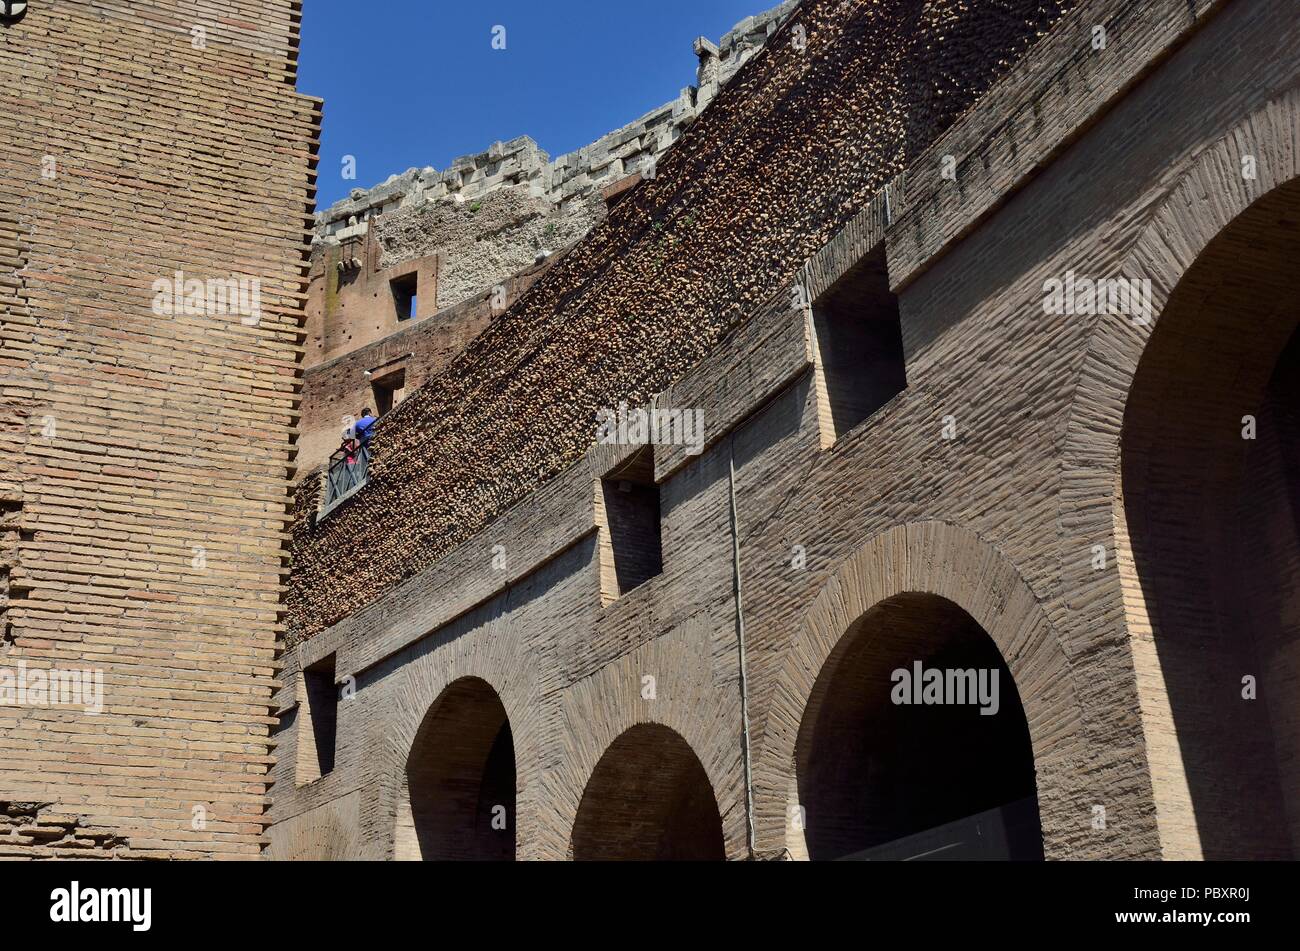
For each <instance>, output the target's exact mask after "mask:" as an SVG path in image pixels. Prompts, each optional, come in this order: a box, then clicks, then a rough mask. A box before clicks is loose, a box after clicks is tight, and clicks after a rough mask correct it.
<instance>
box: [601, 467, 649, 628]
mask: <svg viewBox="0 0 1300 951" xmlns="http://www.w3.org/2000/svg"><path fill="white" fill-rule="evenodd" d="M654 472H655V466H654V449H653V447H651V446H647V447H645V448H644V449H642V450H641V451H640V452H638V453H637V454H636V455H635V456H634V457H633V458H632V459H630V460H628V462H627V463H625V464H624V465H622V466H620V467H619V468H618V469H616V470H615V471H614V472H612V473H610V474H609V475H607V476H606V477H605V478H603V479H601V480H600V489H599V492H600V498H599V499H598V500H597V501H598V503H599V505H598V517H603V524H602V527H603V528H604V529H605V531H604V532H603V533H602V534H603V538H602V543H601V566H600V590H601V600H602V602H603V603H605V604H609V603H611V602H613V601H616V600H618V599H619V598H620V597H621V596H623V595H625V594H627V593H628V592H629V591H632V590H633V589H635V588H638V587H640V586H641V585H643V584H645V582H647V581H649V580H650V579H651V578H653V577H655V576H656V575H658V574H662V573H663V569H664V565H663V545H662V535H661V531H660V522H659V515H660V512H659V486H658V484H657V483H656V482H655V478H654Z"/></svg>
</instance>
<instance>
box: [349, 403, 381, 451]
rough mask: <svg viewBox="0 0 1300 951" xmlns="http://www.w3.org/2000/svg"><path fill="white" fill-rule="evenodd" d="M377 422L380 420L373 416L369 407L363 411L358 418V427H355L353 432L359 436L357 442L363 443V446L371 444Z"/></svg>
mask: <svg viewBox="0 0 1300 951" xmlns="http://www.w3.org/2000/svg"><path fill="white" fill-rule="evenodd" d="M377 422H379V420H378V419H376V418H375V417H374V416H372V415H371V413H370V407H369V406H367V407H366V408H365V409H363V410H362V411H361V414H360V415H359V416H358V417H357V424H356V426H354V427H353V432H355V433H356V434H357V442H359V443H361V445H363V446H364V445H365V444H366V443H368V442H370V436H371V434H372V432H373V430H374V427H375V423H377Z"/></svg>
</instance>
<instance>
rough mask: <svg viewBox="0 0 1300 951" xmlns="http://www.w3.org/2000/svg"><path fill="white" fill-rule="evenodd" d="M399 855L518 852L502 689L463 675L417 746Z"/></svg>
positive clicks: (497, 857)
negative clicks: (500, 691) (500, 696)
mask: <svg viewBox="0 0 1300 951" xmlns="http://www.w3.org/2000/svg"><path fill="white" fill-rule="evenodd" d="M394 853H395V857H396V858H397V859H399V860H420V859H424V860H426V861H430V860H477V861H503V860H504V861H510V860H513V859H514V857H515V744H514V737H513V736H512V735H511V732H510V721H509V719H508V718H507V717H506V711H505V707H503V706H502V705H501V700H500V698H499V697H498V696H497V695H496V692H495V691H494V690H493V689H492V688H491V687H490V686H488V684H487V683H485V682H484V681H482V680H478V679H477V678H472V677H470V678H465V679H463V680H457V681H456V682H455V683H453V684H451V685H450V686H448V687H447V689H445V690H444V691H443V692H442V694H441V695H440V696H439V697H438V699H437V700H435V701H434V703H433V706H431V707H430V708H429V712H428V713H427V714H425V717H424V722H423V723H422V724H421V725H420V729H419V732H418V733H416V736H415V741H414V742H413V743H412V744H411V753H410V755H409V757H408V758H407V761H406V773H405V778H404V782H403V784H402V793H401V799H400V802H399V804H398V813H397V828H396V835H395V842H394Z"/></svg>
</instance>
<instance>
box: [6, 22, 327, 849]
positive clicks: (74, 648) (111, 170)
mask: <svg viewBox="0 0 1300 951" xmlns="http://www.w3.org/2000/svg"><path fill="white" fill-rule="evenodd" d="M300 18H301V5H300V2H299V0H233V2H231V3H228V4H223V5H221V7H220V9H219V10H218V9H217V8H214V7H212V6H211V5H209V4H205V3H197V2H191V0H130V2H127V0H96V2H90V0H61V2H58V3H32V4H31V7H30V10H29V12H28V13H27V15H26V17H25V18H24V19H23V20H21V21H20V22H18V23H16V24H12V25H7V26H0V319H2V321H3V326H2V329H0V348H2V349H0V400H2V401H3V409H0V413H3V420H2V421H0V457H2V458H3V459H4V463H3V473H0V493H2V494H0V499H2V500H3V501H0V506H3V522H2V523H0V531H3V537H4V544H3V547H2V548H0V552H2V553H3V554H0V558H3V559H4V569H5V571H4V572H0V577H3V580H4V583H5V587H6V591H5V597H6V603H5V605H4V609H5V616H4V619H3V624H4V631H5V636H4V639H3V641H0V670H2V671H5V672H8V673H9V674H11V675H12V674H16V673H17V672H19V671H22V670H25V671H26V672H27V673H28V674H30V673H31V672H32V671H41V672H45V671H49V670H62V671H78V672H80V671H82V670H87V671H90V672H91V675H92V678H93V676H94V675H95V674H99V675H102V685H103V687H102V689H103V693H102V711H100V712H99V713H98V714H97V715H94V714H91V713H89V712H87V710H86V707H87V706H88V705H89V704H80V705H78V704H72V705H46V704H44V703H42V702H41V700H40V698H39V694H35V695H32V694H29V695H28V696H27V698H26V699H27V701H28V702H27V703H26V704H25V705H3V706H0V799H2V800H4V801H5V803H6V805H5V807H4V808H3V809H0V816H3V821H2V822H0V854H4V855H19V856H21V855H30V854H43V855H77V856H82V855H86V854H97V855H114V856H140V857H164V856H210V857H255V856H257V855H258V854H259V852H260V851H261V840H262V834H263V826H264V824H265V820H264V818H263V812H264V808H265V802H266V791H267V769H268V766H269V764H270V757H269V750H268V740H267V727H268V724H269V723H270V722H271V721H270V718H269V717H268V715H267V714H268V711H267V708H266V707H267V702H268V698H269V695H270V691H271V688H272V684H273V676H274V671H275V650H276V638H277V635H278V634H279V632H280V630H281V598H282V593H283V582H284V569H283V567H282V564H283V561H282V560H283V558H284V555H285V551H284V542H285V539H286V534H285V524H284V520H285V505H286V480H285V475H286V471H287V469H288V467H289V466H290V465H291V464H292V439H291V430H292V428H293V426H294V425H295V422H296V416H295V404H296V389H297V386H298V383H297V377H298V373H299V366H298V364H299V360H300V355H301V348H300V344H299V325H300V322H301V318H302V294H303V292H304V290H305V276H306V275H305V271H304V265H305V254H306V251H307V243H306V242H307V234H306V229H307V228H308V227H309V225H310V222H309V220H308V216H309V214H310V211H311V201H312V196H313V191H314V189H312V188H311V187H310V181H311V169H312V168H313V166H314V161H315V151H316V137H317V130H318V127H319V120H320V104H319V103H318V102H315V101H313V100H310V99H307V98H304V97H301V96H299V95H297V94H296V93H295V91H294V85H293V84H294V81H295V73H296V59H297V47H298V33H299V22H300ZM177 271H181V272H183V274H184V275H185V277H187V278H191V279H198V280H204V281H206V280H208V279H214V280H216V279H229V278H234V277H242V278H245V279H247V280H249V281H251V280H254V279H255V280H258V281H260V298H261V300H260V303H261V313H260V317H257V318H256V319H254V315H250V314H249V313H248V310H249V309H246V310H245V311H244V312H239V313H230V312H229V310H230V309H229V308H224V312H220V313H215V312H210V311H207V310H205V311H204V312H202V313H198V314H188V315H187V314H172V315H166V314H160V313H158V312H157V311H156V310H155V297H156V291H155V288H154V286H153V285H154V282H155V281H157V280H159V279H171V278H173V277H174V275H175V272H177ZM249 286H251V285H246V287H249ZM249 302H250V303H251V298H250V301H249ZM218 310H222V309H221V308H218ZM246 317H248V318H249V321H248V322H247V323H246V322H245V318H246ZM6 574H7V577H4V576H5V575H6ZM0 676H3V675H2V674H0ZM92 682H93V679H92ZM0 686H3V684H0ZM196 816H197V817H199V819H201V820H202V821H195V819H196Z"/></svg>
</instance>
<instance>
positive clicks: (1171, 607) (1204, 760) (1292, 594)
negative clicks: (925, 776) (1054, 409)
mask: <svg viewBox="0 0 1300 951" xmlns="http://www.w3.org/2000/svg"><path fill="white" fill-rule="evenodd" d="M1297 253H1300V180H1293V181H1291V182H1289V183H1288V184H1286V185H1283V186H1281V187H1279V188H1277V189H1275V190H1274V191H1272V192H1270V193H1269V194H1267V195H1265V196H1264V197H1263V198H1261V199H1259V200H1258V201H1257V202H1256V203H1255V204H1254V205H1252V206H1251V207H1250V208H1249V209H1247V210H1246V211H1245V212H1243V213H1242V214H1241V215H1240V216H1239V217H1238V218H1237V219H1236V220H1234V221H1233V222H1232V223H1231V224H1230V225H1229V226H1228V227H1227V228H1226V229H1224V231H1223V232H1222V233H1221V234H1219V235H1218V236H1217V237H1216V238H1215V239H1214V240H1213V241H1212V242H1211V243H1210V244H1209V246H1208V247H1207V248H1206V249H1205V250H1204V251H1203V252H1202V254H1201V255H1200V257H1199V258H1198V259H1197V260H1196V262H1195V263H1194V264H1193V265H1192V266H1191V267H1190V268H1189V269H1188V271H1187V273H1186V274H1185V275H1184V276H1183V278H1182V280H1181V281H1180V282H1179V284H1178V286H1177V287H1176V288H1175V289H1174V292H1173V294H1172V295H1171V296H1170V299H1169V303H1168V305H1167V306H1166V308H1165V310H1164V312H1163V313H1162V314H1161V316H1160V318H1159V320H1158V322H1157V324H1156V327H1155V330H1154V331H1153V332H1152V334H1151V338H1150V340H1149V341H1148V343H1147V345H1146V348H1145V350H1144V351H1143V354H1142V359H1141V362H1140V364H1139V366H1138V371H1137V375H1136V377H1135V378H1134V382H1133V386H1132V389H1131V390H1130V393H1129V398H1128V403H1127V406H1126V410H1125V416H1124V428H1123V436H1122V444H1121V459H1122V465H1121V480H1122V504H1123V513H1122V514H1123V518H1124V521H1125V522H1126V523H1127V524H1126V527H1127V531H1128V534H1129V539H1130V544H1131V548H1132V553H1133V562H1134V569H1135V571H1136V574H1137V580H1138V583H1139V586H1140V593H1139V594H1138V595H1137V597H1139V598H1140V599H1141V601H1142V602H1143V603H1142V605H1141V606H1140V607H1139V609H1138V611H1137V612H1136V615H1135V616H1134V615H1133V612H1132V610H1131V611H1130V613H1131V621H1130V623H1131V624H1133V625H1134V628H1135V632H1136V633H1141V630H1142V627H1143V626H1144V625H1143V620H1144V619H1143V617H1142V613H1143V611H1144V612H1145V621H1146V623H1149V625H1150V632H1151V638H1152V642H1153V643H1154V648H1155V659H1156V663H1157V664H1158V670H1159V675H1160V676H1161V677H1162V678H1163V681H1164V689H1165V695H1164V696H1155V695H1154V694H1153V695H1152V696H1150V697H1149V700H1148V705H1149V704H1150V702H1152V701H1154V702H1155V703H1156V704H1157V705H1162V704H1163V701H1164V700H1165V699H1166V698H1167V705H1168V706H1167V709H1161V710H1158V711H1157V712H1156V713H1155V714H1152V713H1151V712H1150V710H1147V711H1146V715H1147V726H1146V728H1147V733H1148V743H1149V744H1151V745H1152V746H1153V747H1154V748H1156V749H1157V750H1158V749H1160V748H1162V747H1163V748H1168V749H1170V750H1171V751H1172V749H1173V747H1174V746H1176V756H1173V755H1169V756H1165V757H1163V759H1165V760H1172V761H1173V762H1174V764H1175V766H1174V767H1173V768H1175V769H1176V768H1177V765H1178V764H1179V763H1181V769H1182V772H1183V774H1184V776H1185V781H1186V783H1185V788H1186V792H1185V795H1186V796H1189V797H1190V803H1188V804H1186V805H1187V806H1189V807H1190V811H1191V813H1192V816H1193V817H1194V826H1195V829H1194V830H1192V829H1190V828H1188V829H1186V830H1178V831H1174V830H1173V827H1172V824H1170V828H1169V829H1167V830H1166V832H1165V835H1166V838H1167V839H1168V838H1169V837H1170V836H1175V837H1176V836H1180V835H1188V836H1191V837H1195V838H1198V839H1199V843H1198V842H1196V841H1191V840H1190V839H1188V840H1185V841H1167V842H1166V848H1167V849H1169V848H1171V847H1172V848H1173V849H1175V850H1176V851H1178V850H1182V849H1185V848H1187V849H1191V850H1192V851H1193V852H1194V850H1195V847H1196V846H1197V845H1198V844H1199V848H1200V851H1201V853H1202V854H1203V856H1204V858H1206V859H1261V858H1273V859H1280V858H1294V857H1295V856H1296V854H1297V844H1298V843H1300V757H1298V756H1297V753H1296V750H1297V749H1298V748H1300V689H1298V687H1300V334H1298V333H1297V321H1298V316H1297V315H1300V285H1297V283H1296V280H1295V261H1296V257H1297ZM1134 649H1135V652H1141V651H1143V650H1147V649H1149V648H1148V647H1146V646H1145V644H1144V641H1143V639H1141V638H1139V639H1137V640H1136V641H1135V647H1134ZM1140 660H1141V657H1140V656H1139V662H1140ZM1246 678H1250V681H1248V680H1247V679H1246ZM1251 681H1253V683H1254V685H1255V686H1254V694H1253V696H1254V699H1252V698H1250V697H1248V696H1247V694H1249V693H1250V692H1251V689H1252V688H1251V687H1250V682H1251ZM1170 786H1171V788H1172V787H1174V786H1181V783H1179V782H1177V781H1176V780H1175V781H1174V782H1172V783H1171V784H1170ZM1180 808H1184V807H1183V806H1180ZM1188 825H1189V826H1190V825H1191V823H1190V821H1189V823H1188Z"/></svg>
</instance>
